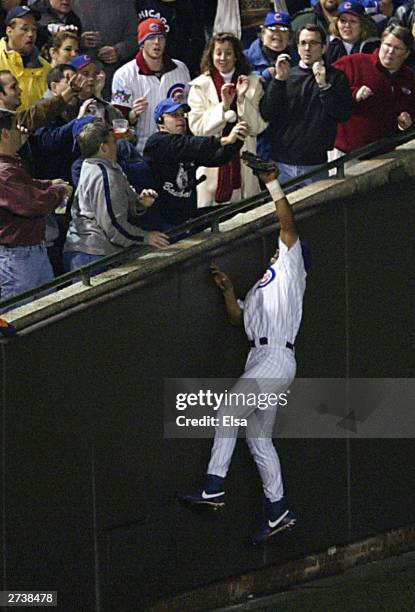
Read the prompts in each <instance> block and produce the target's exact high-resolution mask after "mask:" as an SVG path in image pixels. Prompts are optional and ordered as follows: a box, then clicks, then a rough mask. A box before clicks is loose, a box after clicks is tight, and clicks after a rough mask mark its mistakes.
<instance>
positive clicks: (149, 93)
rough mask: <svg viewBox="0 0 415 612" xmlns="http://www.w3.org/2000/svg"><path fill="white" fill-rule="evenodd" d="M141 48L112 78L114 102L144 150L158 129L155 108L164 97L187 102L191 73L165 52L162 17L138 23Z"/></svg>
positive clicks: (139, 147) (138, 146)
mask: <svg viewBox="0 0 415 612" xmlns="http://www.w3.org/2000/svg"><path fill="white" fill-rule="evenodd" d="M137 40H138V44H139V47H140V50H139V52H138V54H137V55H136V57H135V59H133V60H131V61H130V62H128V63H127V64H125V65H124V66H121V68H119V69H118V70H117V72H116V73H115V74H114V78H113V81H112V100H111V102H112V104H113V105H114V106H116V107H117V108H118V109H119V110H120V111H121V112H122V113H123V115H124V117H125V118H128V120H129V122H130V124H131V125H134V126H135V131H136V134H137V149H138V150H139V152H140V153H142V152H143V150H144V146H145V144H146V141H147V138H148V137H149V136H151V134H153V133H154V132H157V125H156V123H155V121H154V109H155V108H156V106H157V104H158V103H159V102H160V101H161V100H164V99H165V98H173V99H174V100H175V101H177V102H185V101H186V98H187V92H188V89H189V86H188V83H189V81H190V74H189V71H188V69H187V67H186V65H185V64H184V63H183V62H180V61H179V60H176V59H174V60H173V59H171V58H170V57H169V56H168V55H167V54H166V53H165V48H166V32H165V26H164V23H163V22H162V21H161V20H160V19H145V20H144V21H141V22H140V23H139V25H138V38H137Z"/></svg>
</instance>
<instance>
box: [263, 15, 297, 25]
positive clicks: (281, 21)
mask: <svg viewBox="0 0 415 612" xmlns="http://www.w3.org/2000/svg"><path fill="white" fill-rule="evenodd" d="M272 26H284V27H288V28H290V27H291V17H290V16H289V14H288V13H282V12H276V13H274V12H272V11H271V12H269V13H267V15H266V17H265V20H264V23H263V27H264V28H270V27H272Z"/></svg>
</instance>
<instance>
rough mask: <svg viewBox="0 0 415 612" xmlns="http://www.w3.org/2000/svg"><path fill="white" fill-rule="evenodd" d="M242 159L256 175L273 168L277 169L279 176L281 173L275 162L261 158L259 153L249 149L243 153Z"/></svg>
mask: <svg viewBox="0 0 415 612" xmlns="http://www.w3.org/2000/svg"><path fill="white" fill-rule="evenodd" d="M242 161H243V162H244V164H246V165H247V166H248V168H251V170H252V172H253V173H254V174H255V176H259V173H260V172H270V171H271V170H276V171H277V176H278V174H279V173H280V171H279V170H278V166H277V164H276V163H275V162H273V161H266V160H265V159H261V158H260V157H258V155H255V154H254V153H250V152H249V151H245V152H244V153H242Z"/></svg>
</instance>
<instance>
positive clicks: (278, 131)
mask: <svg viewBox="0 0 415 612" xmlns="http://www.w3.org/2000/svg"><path fill="white" fill-rule="evenodd" d="M325 51H326V36H325V32H324V30H323V29H322V28H321V27H320V26H317V25H314V24H309V25H307V26H305V27H304V28H303V29H302V30H301V31H300V34H299V39H298V52H299V55H300V58H301V59H300V62H299V64H298V66H294V67H293V68H291V67H290V62H289V56H288V55H280V56H279V57H278V59H277V61H276V64H275V69H276V74H275V78H274V79H273V80H272V81H271V83H270V84H269V86H268V88H267V91H266V92H265V95H264V97H263V98H262V100H261V101H260V112H261V115H262V117H263V119H265V121H271V129H270V133H271V138H272V142H271V146H272V158H273V159H274V160H275V161H276V162H277V163H278V166H279V168H280V171H281V174H280V177H279V180H280V181H281V182H285V181H287V180H289V179H290V178H293V177H296V176H301V175H302V174H305V173H306V172H310V171H312V170H314V169H316V167H318V166H320V165H322V164H324V163H326V162H327V151H329V150H330V149H332V148H333V146H334V141H335V139H336V129H337V123H339V122H344V121H347V120H348V119H349V118H350V116H351V114H352V94H351V91H350V87H349V84H348V81H347V79H345V78H344V75H343V74H341V72H340V71H339V70H336V69H335V68H332V67H329V66H325V64H324V63H323V59H322V58H323V54H324V53H325ZM326 176H327V173H325V172H324V173H322V174H320V175H318V176H315V177H313V178H311V179H307V180H305V181H304V182H303V183H302V184H301V185H299V186H303V185H306V184H309V183H310V182H313V181H316V180H319V179H320V178H325V177H326Z"/></svg>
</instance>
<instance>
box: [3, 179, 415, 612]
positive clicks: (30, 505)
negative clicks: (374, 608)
mask: <svg viewBox="0 0 415 612" xmlns="http://www.w3.org/2000/svg"><path fill="white" fill-rule="evenodd" d="M413 190H414V181H412V180H410V179H407V180H405V181H402V182H400V183H397V184H395V185H389V186H384V187H381V188H379V189H377V190H373V191H371V192H369V193H368V194H367V196H365V197H364V198H362V197H361V196H356V197H350V198H346V199H342V200H338V201H337V202H335V203H326V205H325V206H324V208H320V209H318V210H316V213H315V215H313V216H310V217H308V218H306V219H304V220H302V221H301V222H300V223H299V229H300V233H301V236H302V238H304V239H305V240H306V241H307V242H308V243H309V244H311V245H312V248H313V253H314V268H313V271H312V273H311V274H310V277H309V282H308V289H307V293H306V299H305V312H304V319H303V325H302V329H301V332H300V335H299V338H298V342H297V361H298V376H299V377H324V378H329V377H343V376H345V374H346V371H347V370H348V373H349V375H350V376H352V377H380V378H382V377H389V378H391V377H410V376H412V372H413V345H414V343H413V311H414V310H413V291H411V290H410V288H409V282H410V278H411V270H412V269H413V255H414V253H413V246H411V247H410V245H411V244H412V245H413V227H414V223H413V220H414V212H413V211H414V207H413V202H412V198H413ZM236 237H237V239H236ZM275 240H276V231H275V226H274V227H273V226H264V227H262V228H257V229H256V230H252V229H249V228H247V229H246V230H243V229H241V230H240V231H239V232H238V233H237V234H235V239H233V238H232V236H231V237H229V236H228V238H227V239H226V240H223V242H221V240H220V238H215V239H212V241H211V243H209V241H208V242H207V243H206V244H205V246H204V248H203V249H200V250H197V249H196V250H193V251H192V250H191V251H190V252H189V254H188V256H187V257H182V258H181V259H180V260H178V261H175V262H173V263H167V264H166V265H165V266H159V268H158V269H157V270H156V271H155V272H154V273H153V274H151V275H148V276H147V277H146V278H143V279H141V280H140V279H137V280H135V281H134V279H133V281H132V282H130V284H129V285H126V286H124V287H122V288H120V289H119V290H118V291H115V292H113V293H112V294H107V295H102V296H101V297H98V298H97V299H95V300H91V301H90V302H88V303H85V304H77V305H73V306H72V308H68V309H67V310H66V311H65V312H64V313H59V314H56V315H55V316H51V317H49V318H46V319H45V320H43V321H41V322H37V323H33V324H31V325H29V326H27V327H26V328H24V329H22V330H21V332H20V334H19V336H18V337H17V338H15V339H13V340H12V341H2V342H1V344H0V354H1V362H0V364H1V375H2V378H1V380H2V390H1V404H0V406H1V415H2V425H3V455H2V465H1V475H2V484H3V486H2V491H1V494H2V507H3V516H2V529H3V537H2V544H3V546H2V563H3V587H2V588H3V589H26V590H29V589H32V590H38V589H50V590H58V591H59V598H60V604H59V609H61V610H64V611H65V612H66V611H67V612H73V611H74V610H77V611H85V612H90V611H92V610H101V611H104V610H105V611H108V612H113V611H115V610H116V611H117V612H131V611H132V610H139V609H142V608H144V607H145V606H149V605H151V604H152V603H154V602H155V601H157V600H158V599H160V598H162V597H164V596H167V595H170V594H174V593H180V592H184V591H188V590H190V589H192V588H195V587H197V586H198V585H201V584H205V583H206V582H214V581H215V580H219V579H223V578H225V577H228V576H236V575H238V574H239V573H242V572H246V571H248V570H254V569H260V568H262V567H264V566H267V565H269V564H275V563H277V564H282V563H284V562H287V561H289V560H290V559H295V558H298V557H301V556H304V555H306V554H309V553H313V552H318V551H320V550H325V549H327V548H328V547H329V546H331V545H333V544H344V543H346V542H348V541H354V540H356V539H358V538H361V537H364V536H368V535H371V534H375V533H379V532H383V531H386V530H388V529H391V528H396V527H400V526H402V525H405V524H408V523H410V522H412V521H413V510H412V508H413V503H414V491H415V486H414V485H415V482H414V480H415V479H414V468H413V463H414V462H413V455H414V444H413V440H351V441H347V440H281V441H279V442H278V450H279V453H280V457H281V460H282V463H283V469H284V476H285V481H286V494H287V497H288V499H289V502H290V506H291V507H292V509H293V510H294V511H295V512H296V514H297V515H298V517H299V524H298V527H297V528H296V530H295V532H293V533H292V534H289V535H286V536H285V535H284V536H282V537H281V540H280V541H279V544H278V545H277V546H271V545H270V546H267V547H266V548H265V549H261V550H252V549H251V548H249V547H247V546H246V540H247V539H248V538H249V536H250V535H251V534H252V532H253V530H255V528H256V527H257V526H258V522H259V521H260V520H261V517H262V505H261V486H260V482H259V478H258V476H257V474H256V470H255V467H254V465H253V463H252V461H251V459H250V457H249V454H248V451H247V449H246V448H245V445H244V444H243V441H242V440H241V441H240V442H239V446H238V450H237V453H236V455H235V457H234V459H233V462H232V470H231V473H230V475H229V478H228V482H227V494H228V498H229V501H228V504H227V508H226V511H224V512H223V513H220V515H219V516H218V513H215V514H213V515H209V514H195V513H193V512H191V511H189V510H186V509H184V508H182V507H180V506H179V505H177V504H176V502H175V500H174V492H175V490H176V489H179V488H183V487H187V486H189V485H192V484H196V483H198V482H199V481H200V478H201V476H202V475H203V473H204V470H205V466H206V461H207V458H208V456H209V449H210V441H209V440H166V439H164V438H163V379H164V378H166V377H203V378H207V377H233V376H238V374H239V373H240V372H241V371H242V369H243V364H244V358H245V355H246V352H247V346H246V340H245V338H244V335H243V333H242V331H241V330H239V329H235V328H231V327H229V325H228V323H227V321H226V317H225V314H224V309H223V304H222V301H221V300H222V299H221V296H220V295H219V294H218V292H217V290H216V289H215V287H214V286H213V284H212V282H211V279H210V278H209V273H208V270H207V264H208V262H209V261H211V260H212V259H213V260H215V261H217V262H219V263H220V265H221V267H223V269H225V270H227V271H228V272H229V273H231V275H232V277H233V279H234V282H235V285H236V287H237V288H238V290H239V293H240V294H241V295H242V294H243V293H244V292H245V291H246V290H247V289H248V288H249V287H250V286H251V285H252V284H253V282H254V281H255V280H256V279H257V278H258V276H259V274H261V272H262V270H263V269H264V268H265V267H266V262H267V260H268V256H269V254H270V253H271V252H272V250H273V248H274V247H275ZM397 410H399V404H397Z"/></svg>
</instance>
